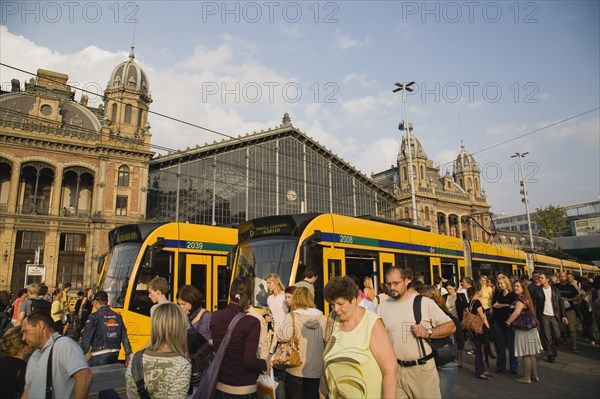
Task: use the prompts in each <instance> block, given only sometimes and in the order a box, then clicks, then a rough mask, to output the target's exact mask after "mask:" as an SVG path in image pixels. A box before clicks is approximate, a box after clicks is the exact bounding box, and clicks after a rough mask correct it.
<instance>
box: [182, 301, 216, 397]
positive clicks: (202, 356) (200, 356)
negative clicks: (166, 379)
mask: <svg viewBox="0 0 600 399" xmlns="http://www.w3.org/2000/svg"><path fill="white" fill-rule="evenodd" d="M206 313H207V312H206V311H205V312H204V313H203V314H202V316H200V321H199V322H198V326H197V328H194V330H193V332H192V333H188V350H189V354H188V359H189V361H190V363H191V364H192V377H191V379H190V392H192V389H193V387H195V386H198V385H199V384H200V381H201V380H202V376H203V375H204V372H205V371H206V370H207V369H208V367H209V366H210V364H211V363H212V361H213V359H214V357H215V351H214V349H213V347H212V345H210V343H209V342H208V341H207V340H206V338H205V337H204V336H203V335H202V334H201V333H200V331H199V330H200V325H201V324H202V318H203V317H204V315H205V314H206ZM190 324H191V323H190ZM192 327H193V326H192Z"/></svg>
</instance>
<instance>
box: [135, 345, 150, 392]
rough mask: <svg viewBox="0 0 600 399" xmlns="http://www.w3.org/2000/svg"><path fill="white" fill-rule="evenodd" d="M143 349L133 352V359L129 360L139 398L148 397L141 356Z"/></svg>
mask: <svg viewBox="0 0 600 399" xmlns="http://www.w3.org/2000/svg"><path fill="white" fill-rule="evenodd" d="M144 351H145V349H142V350H141V351H137V352H135V354H134V355H133V360H131V375H132V376H133V380H134V381H135V386H136V388H137V393H138V395H139V396H140V399H150V393H149V392H148V389H146V382H145V381H144V365H143V364H142V357H143V356H144Z"/></svg>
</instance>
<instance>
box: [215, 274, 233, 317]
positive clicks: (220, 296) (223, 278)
mask: <svg viewBox="0 0 600 399" xmlns="http://www.w3.org/2000/svg"><path fill="white" fill-rule="evenodd" d="M217 269H218V270H217V273H218V277H217V285H218V286H217V307H218V308H219V309H224V308H226V307H227V302H228V300H229V298H228V296H229V281H231V270H230V269H227V268H226V267H219V268H217ZM213 308H214V304H213Z"/></svg>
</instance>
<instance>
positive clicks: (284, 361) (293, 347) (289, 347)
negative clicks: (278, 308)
mask: <svg viewBox="0 0 600 399" xmlns="http://www.w3.org/2000/svg"><path fill="white" fill-rule="evenodd" d="M290 315H291V317H292V338H291V339H290V340H289V341H288V342H281V343H279V345H278V346H277V350H276V351H275V353H274V354H273V357H272V358H271V364H272V365H273V367H275V368H276V369H278V370H283V369H286V368H288V367H298V366H300V365H301V364H302V358H301V356H300V348H299V342H298V337H297V336H296V320H295V319H294V312H293V311H292V312H290Z"/></svg>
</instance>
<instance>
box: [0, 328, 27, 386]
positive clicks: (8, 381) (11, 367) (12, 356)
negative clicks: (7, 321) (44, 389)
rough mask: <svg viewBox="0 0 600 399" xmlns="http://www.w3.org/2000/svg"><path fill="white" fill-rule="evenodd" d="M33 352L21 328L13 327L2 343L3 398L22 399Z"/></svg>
mask: <svg viewBox="0 0 600 399" xmlns="http://www.w3.org/2000/svg"><path fill="white" fill-rule="evenodd" d="M32 351H33V349H32V348H30V347H29V346H27V343H26V342H25V341H23V332H22V331H21V327H11V328H9V329H8V330H6V331H5V332H4V335H3V336H2V340H1V341H0V387H2V388H1V389H2V394H3V397H6V398H20V397H21V395H22V394H23V390H24V389H25V370H26V369H27V359H28V358H29V355H30V354H31V352H32Z"/></svg>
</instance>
